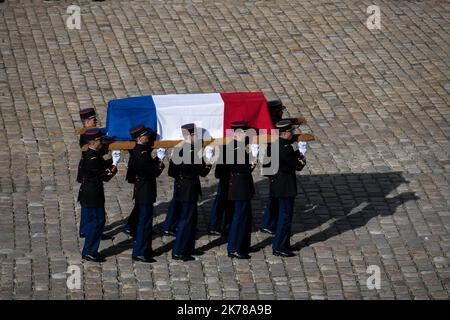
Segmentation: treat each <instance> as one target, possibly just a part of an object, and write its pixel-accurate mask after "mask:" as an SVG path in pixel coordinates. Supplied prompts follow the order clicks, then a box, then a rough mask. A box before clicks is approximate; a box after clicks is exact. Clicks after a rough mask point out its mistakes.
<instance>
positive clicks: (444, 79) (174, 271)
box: [0, 0, 450, 299]
mask: <svg viewBox="0 0 450 320" xmlns="http://www.w3.org/2000/svg"><path fill="white" fill-rule="evenodd" d="M72 2H73V3H77V4H78V5H80V6H81V15H82V24H81V30H69V29H68V28H67V27H66V24H65V21H66V19H67V17H68V14H67V13H66V8H67V6H68V5H69V3H65V2H62V3H59V4H44V3H42V2H41V1H38V0H34V1H31V0H28V1H11V0H7V1H6V3H3V4H0V114H1V121H0V142H1V143H0V208H1V209H0V210H1V212H0V213H1V214H0V288H1V289H0V299H117V298H120V299H238V298H241V299H242V298H248V299H448V298H449V292H450V268H449V259H450V253H449V252H450V250H449V249H450V233H449V227H450V212H449V206H450V188H449V183H450V160H449V150H450V125H449V120H450V108H449V104H450V96H449V91H450V80H449V77H450V58H449V52H450V36H449V34H450V25H449V21H450V2H449V1H376V4H378V5H379V6H380V8H381V14H382V16H381V25H382V28H381V30H369V29H368V28H367V27H366V25H365V23H366V19H367V17H368V15H369V14H367V13H366V9H367V7H368V6H369V5H371V4H373V3H372V1H366V0H364V1H351V0H345V1H344V0H341V1H329V0H315V1H313V0H310V1H306V0H298V1H293V0H292V1H290V0H280V1H248V2H241V1H206V0H205V1H201V0H197V1H192V2H190V1H148V0H146V1H144V0H140V1H138V0H136V1H131V0H130V1H119V0H117V1H116V0H115V1H109V0H108V1H105V2H102V3H95V2H91V1H87V0H83V1H71V3H72ZM225 91H231V92H233V91H262V92H264V93H265V94H266V96H267V97H268V98H272V97H275V96H277V97H280V98H281V99H282V101H283V102H284V103H285V104H286V105H287V110H288V113H289V115H291V116H297V115H302V116H305V117H306V119H307V120H308V125H307V126H306V127H305V131H306V132H312V133H313V134H314V135H315V137H316V141H314V142H312V143H310V144H309V147H310V149H309V151H308V154H307V158H308V165H307V168H305V170H304V171H302V172H301V173H300V175H299V178H298V186H299V190H300V194H299V196H298V197H297V200H296V207H295V216H294V225H293V233H294V235H293V239H292V243H293V244H298V245H300V246H301V250H300V251H298V252H297V255H296V256H295V257H292V258H283V259H282V258H279V257H274V256H273V255H272V254H271V247H270V240H271V239H270V237H268V236H266V235H264V234H261V233H259V232H258V231H257V228H258V225H259V223H260V220H261V216H262V211H263V209H264V205H265V202H266V200H267V196H268V184H267V181H266V180H265V178H262V177H261V176H259V174H258V173H257V172H256V173H255V180H256V185H257V186H256V187H257V192H258V194H257V196H256V197H255V199H254V201H253V208H254V223H253V226H254V231H253V233H252V244H253V245H254V246H255V247H257V248H260V250H259V251H258V252H256V253H254V254H252V259H251V260H249V261H232V260H230V259H229V258H228V257H227V256H226V244H225V243H224V242H223V241H221V239H217V238H216V237H212V236H208V235H206V232H205V231H206V224H207V222H208V214H209V210H210V208H211V203H212V198H213V196H214V192H215V188H216V181H215V179H214V177H213V175H210V176H209V177H207V178H206V179H204V180H203V182H202V183H203V186H204V197H203V199H202V202H201V204H200V206H199V208H200V211H199V226H198V227H199V238H198V240H197V246H198V247H201V248H203V249H206V250H207V252H206V254H205V255H204V256H202V257H200V258H199V259H198V260H197V261H192V262H189V263H180V262H178V261H173V260H172V259H171V257H170V253H171V252H170V249H171V245H172V241H173V239H172V238H170V237H163V236H162V235H161V223H162V222H163V221H164V218H165V213H166V210H167V206H168V201H169V199H170V195H171V192H172V181H171V179H170V178H168V177H167V175H166V174H163V175H162V177H161V178H160V179H159V181H158V184H159V191H160V192H159V193H160V194H159V197H158V203H157V206H156V207H157V208H156V216H155V221H154V224H155V230H156V234H155V236H154V242H153V247H154V249H156V250H160V251H162V252H163V254H162V255H160V256H158V257H157V258H156V260H157V262H156V263H153V264H151V265H145V264H141V263H133V262H132V261H131V258H130V255H131V245H132V242H131V240H130V239H129V238H128V237H127V236H126V235H125V234H123V233H120V225H121V224H122V222H123V219H124V218H125V217H126V216H127V215H128V214H129V212H130V211H131V208H132V200H131V186H130V185H129V184H127V183H126V182H125V180H124V175H125V172H126V157H125V161H122V162H121V163H120V165H119V169H120V171H119V174H118V175H117V177H115V178H114V179H113V180H112V181H111V182H109V183H107V184H106V185H105V190H106V211H107V230H108V233H109V234H112V235H114V239H113V240H106V241H102V244H101V248H102V250H104V252H106V253H107V254H109V255H110V256H109V257H108V259H107V262H105V263H103V264H101V265H97V264H92V263H85V262H82V261H81V257H80V250H81V247H82V244H83V240H82V239H79V238H78V235H77V228H78V222H79V215H80V207H79V204H78V203H77V202H76V199H77V193H78V188H79V185H78V183H76V181H75V176H76V168H77V163H78V160H79V157H80V151H79V148H78V140H77V139H78V137H77V136H76V134H75V130H76V129H77V128H79V127H80V126H81V123H80V120H79V116H78V110H79V109H80V108H84V107H91V106H94V107H95V108H96V110H97V112H98V113H99V117H100V121H101V122H102V123H105V120H106V118H105V117H106V108H105V105H106V103H107V101H109V100H110V99H114V98H122V97H127V96H136V95H149V94H169V93H186V92H189V93H196V92H225ZM69 265H76V266H79V267H81V270H82V276H83V277H82V287H81V289H80V290H69V289H68V288H67V286H66V277H67V268H68V266H69ZM369 265H377V266H379V267H380V268H381V288H380V289H379V290H369V289H368V288H367V285H366V280H367V278H368V276H369V275H370V274H368V273H367V272H366V270H367V267H368V266H369Z"/></svg>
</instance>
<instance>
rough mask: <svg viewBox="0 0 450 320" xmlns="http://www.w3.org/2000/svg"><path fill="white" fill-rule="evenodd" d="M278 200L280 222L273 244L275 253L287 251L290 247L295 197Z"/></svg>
mask: <svg viewBox="0 0 450 320" xmlns="http://www.w3.org/2000/svg"><path fill="white" fill-rule="evenodd" d="M277 200H278V221H277V226H276V230H275V237H274V239H273V242H272V249H273V250H274V251H284V250H287V249H288V247H289V245H290V239H291V227H292V215H293V213H294V202H295V197H288V198H278V199H277Z"/></svg>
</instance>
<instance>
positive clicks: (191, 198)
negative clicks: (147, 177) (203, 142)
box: [168, 143, 211, 202]
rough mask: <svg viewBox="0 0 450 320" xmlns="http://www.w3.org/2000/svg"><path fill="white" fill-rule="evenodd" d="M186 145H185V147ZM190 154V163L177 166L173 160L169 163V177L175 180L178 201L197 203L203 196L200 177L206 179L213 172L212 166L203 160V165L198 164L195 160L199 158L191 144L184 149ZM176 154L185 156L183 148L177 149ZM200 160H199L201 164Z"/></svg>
mask: <svg viewBox="0 0 450 320" xmlns="http://www.w3.org/2000/svg"><path fill="white" fill-rule="evenodd" d="M185 144H186V143H185ZM185 144H184V145H185ZM184 149H185V150H189V152H190V159H191V161H190V163H184V162H182V163H181V164H175V163H174V162H173V161H172V160H170V163H169V172H168V174H169V176H170V177H172V178H175V188H176V198H175V200H176V201H182V202H197V201H198V197H199V196H200V195H201V194H202V189H201V185H200V178H199V177H206V176H207V175H208V173H209V171H210V170H211V166H209V165H206V163H205V162H204V161H203V159H201V163H198V164H196V163H195V162H194V158H195V157H197V159H198V157H199V156H198V155H196V152H194V151H195V150H194V145H193V144H191V145H190V146H187V147H185V148H184ZM174 154H179V155H180V157H182V156H183V146H181V147H178V148H175V150H174ZM199 161H200V160H197V162H199Z"/></svg>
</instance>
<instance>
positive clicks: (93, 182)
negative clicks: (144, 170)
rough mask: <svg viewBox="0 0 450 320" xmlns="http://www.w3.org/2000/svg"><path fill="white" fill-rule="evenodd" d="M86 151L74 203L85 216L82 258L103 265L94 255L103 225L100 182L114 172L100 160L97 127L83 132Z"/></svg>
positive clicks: (109, 162) (108, 178) (111, 165)
mask: <svg viewBox="0 0 450 320" xmlns="http://www.w3.org/2000/svg"><path fill="white" fill-rule="evenodd" d="M84 135H85V138H86V140H87V141H88V143H89V149H88V150H87V151H86V152H84V153H83V161H82V165H81V170H80V171H81V174H80V180H81V187H80V191H79V194H78V201H80V203H81V207H82V210H85V214H86V229H85V234H86V240H85V242H84V247H83V252H82V257H83V259H85V260H88V261H94V262H103V261H104V260H105V258H104V256H102V255H100V254H99V253H98V247H99V245H100V240H101V237H102V233H103V227H104V226H105V194H104V189H103V182H107V181H109V180H111V178H112V177H113V176H114V175H115V174H116V173H117V167H116V166H115V165H113V160H112V159H110V160H104V159H103V155H102V154H101V153H100V150H101V147H102V138H103V134H102V132H101V131H100V129H98V128H94V129H89V130H87V131H86V132H85V134H84Z"/></svg>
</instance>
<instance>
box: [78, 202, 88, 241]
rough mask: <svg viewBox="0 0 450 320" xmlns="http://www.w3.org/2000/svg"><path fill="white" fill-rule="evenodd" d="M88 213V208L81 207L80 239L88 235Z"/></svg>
mask: <svg viewBox="0 0 450 320" xmlns="http://www.w3.org/2000/svg"><path fill="white" fill-rule="evenodd" d="M87 220H88V217H87V211H86V208H84V207H81V214H80V232H79V234H80V237H81V236H82V235H86V226H87Z"/></svg>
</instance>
